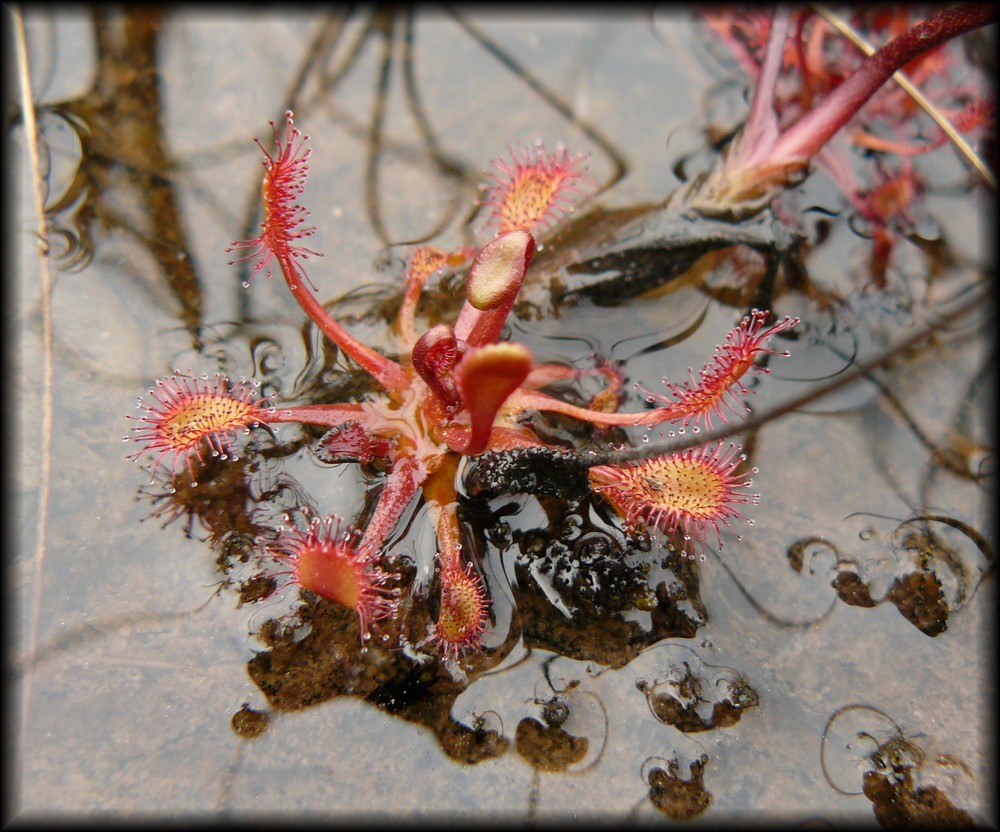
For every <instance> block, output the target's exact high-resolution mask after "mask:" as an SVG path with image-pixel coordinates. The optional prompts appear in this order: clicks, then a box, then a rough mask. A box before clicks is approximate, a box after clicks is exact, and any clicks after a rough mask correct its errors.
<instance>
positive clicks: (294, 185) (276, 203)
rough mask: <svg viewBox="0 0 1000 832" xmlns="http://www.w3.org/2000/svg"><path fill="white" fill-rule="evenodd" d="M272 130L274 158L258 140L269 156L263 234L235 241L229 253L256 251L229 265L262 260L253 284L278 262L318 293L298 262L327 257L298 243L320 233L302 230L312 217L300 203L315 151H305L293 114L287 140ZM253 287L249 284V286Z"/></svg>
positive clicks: (288, 122) (288, 114) (304, 138)
mask: <svg viewBox="0 0 1000 832" xmlns="http://www.w3.org/2000/svg"><path fill="white" fill-rule="evenodd" d="M271 129H272V130H273V131H274V144H275V148H276V151H275V153H274V155H272V154H271V153H269V152H268V151H267V148H265V147H264V145H262V144H261V143H260V140H259V139H254V141H255V142H256V143H257V146H258V147H259V148H260V149H261V150H262V151H263V153H264V156H265V158H264V160H263V161H262V163H261V164H263V166H264V181H263V183H262V185H261V193H262V198H263V204H264V220H263V222H262V223H261V225H260V228H261V233H260V235H259V236H257V237H255V238H254V239H252V240H241V241H234V242H233V243H232V244H231V245H230V247H229V248H227V249H226V251H237V250H241V249H249V248H252V249H254V250H253V251H251V252H249V253H248V254H246V255H244V256H243V257H239V258H237V259H236V260H230V261H229V265H233V264H234V263H241V262H243V261H244V260H250V259H252V258H254V257H259V259H258V260H257V262H256V264H254V268H253V274H252V275H251V276H250V280H252V279H253V278H254V277H256V276H257V274H258V273H259V272H260V271H262V270H263V269H264V268H265V267H267V276H268V277H270V276H271V268H270V265H271V263H272V261H274V260H278V262H279V263H281V264H283V265H284V267H285V269H286V270H287V271H288V272H289V273H290V274H294V275H295V276H296V277H298V278H299V279H300V280H303V281H305V282H306V284H308V285H309V286H310V288H312V290H313V291H314V292H315V291H316V287H315V286H314V285H313V283H312V281H311V280H309V277H308V276H307V275H306V272H305V269H304V268H303V267H302V265H301V264H300V263H299V262H298V261H299V260H303V259H305V258H306V257H309V256H310V255H314V256H316V257H322V256H323V255H322V254H320V253H319V252H317V251H313V250H312V249H309V248H304V247H303V246H300V245H297V244H296V242H295V241H297V240H301V239H303V238H305V237H311V236H312V235H313V234H315V233H316V227H315V226H309V227H306V228H302V227H301V226H302V223H303V222H304V221H305V218H306V217H308V216H309V211H308V210H306V208H304V207H303V206H302V205H299V204H298V199H299V197H300V196H301V195H302V192H303V191H304V190H305V187H306V175H307V173H308V171H309V165H308V161H309V157H310V156H311V155H312V149H311V148H306V147H305V143H306V142H307V141H308V140H309V137H308V136H305V135H303V134H302V131H301V130H299V129H298V128H297V127H295V126H294V123H293V114H292V111H291V110H289V111H288V112H286V113H285V135H284V140H282V137H281V136H280V135H279V134H278V128H277V127H276V126H275V124H274V122H273V121H272V122H271ZM249 283H250V281H249V280H248V281H247V284H248V285H249Z"/></svg>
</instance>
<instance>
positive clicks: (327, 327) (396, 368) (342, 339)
mask: <svg viewBox="0 0 1000 832" xmlns="http://www.w3.org/2000/svg"><path fill="white" fill-rule="evenodd" d="M278 262H279V264H280V265H281V273H282V275H284V278H285V282H286V283H287V284H288V288H289V289H290V290H291V292H292V295H294V297H295V300H297V301H298V303H299V306H301V307H302V309H303V310H304V311H305V313H306V314H307V315H308V316H309V317H310V318H311V319H312V321H313V323H315V324H316V326H318V327H319V328H320V329H321V330H322V331H323V334H324V335H326V336H327V338H329V339H330V340H331V341H333V342H334V343H335V344H336V345H337V346H338V347H340V348H341V349H342V350H343V351H344V352H345V353H347V355H348V356H350V357H351V359H353V360H354V361H356V362H357V363H358V364H359V365H360V366H361V368H362V369H363V370H365V371H366V372H367V373H368V374H369V375H370V376H372V378H374V379H375V380H376V381H377V382H378V383H379V384H381V385H382V387H384V388H385V390H386V391H387V392H388V393H390V394H392V395H399V394H400V393H402V392H403V391H404V390H405V389H406V388H407V386H408V385H409V381H408V380H407V377H406V372H405V371H404V370H403V368H402V367H401V366H400V365H399V364H397V363H396V362H395V361H392V360H390V359H388V358H386V357H385V356H384V355H381V354H380V353H378V352H376V351H375V350H373V349H372V348H371V347H369V346H368V345H367V344H365V343H363V342H361V341H359V340H358V339H357V338H355V337H354V336H353V335H351V334H350V333H349V332H348V331H347V330H346V329H344V327H342V326H341V325H340V324H339V323H338V322H337V321H336V320H334V318H332V317H331V316H330V313H328V312H327V311H326V309H324V308H323V304H321V303H320V302H319V301H318V300H316V298H315V297H314V296H313V294H312V292H310V291H309V288H308V287H307V286H305V285H304V283H303V281H302V280H299V279H297V278H296V277H295V270H294V269H293V268H292V264H291V263H290V262H286V259H285V258H279V260H278Z"/></svg>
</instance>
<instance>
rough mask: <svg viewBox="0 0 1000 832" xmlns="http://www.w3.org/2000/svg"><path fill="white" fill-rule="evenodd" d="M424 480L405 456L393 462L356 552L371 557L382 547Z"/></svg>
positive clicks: (422, 474)
mask: <svg viewBox="0 0 1000 832" xmlns="http://www.w3.org/2000/svg"><path fill="white" fill-rule="evenodd" d="M425 477H426V474H425V473H424V472H423V470H422V468H421V467H420V465H419V464H418V463H417V462H415V461H414V460H412V459H410V458H408V457H405V456H401V457H399V458H398V459H397V460H396V463H395V464H394V465H393V466H392V470H390V471H389V473H388V475H387V476H386V478H385V485H383V486H382V493H381V494H380V495H379V498H378V503H376V505H375V511H374V513H373V514H372V516H371V519H370V520H369V521H368V522H367V524H366V525H365V529H364V535H363V536H362V538H361V542H360V543H359V544H358V550H359V551H361V552H363V553H364V554H365V555H374V554H377V553H378V552H379V551H380V550H381V549H382V547H384V546H385V545H386V541H387V540H388V539H389V535H390V534H392V531H393V529H395V528H396V524H397V523H399V518H400V517H402V516H403V512H404V511H406V509H407V508H408V507H409V506H410V504H411V503H412V502H413V498H414V497H415V496H416V494H417V490H418V489H419V488H420V486H421V484H422V482H423V480H424V478H425Z"/></svg>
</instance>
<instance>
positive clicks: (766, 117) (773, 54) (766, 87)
mask: <svg viewBox="0 0 1000 832" xmlns="http://www.w3.org/2000/svg"><path fill="white" fill-rule="evenodd" d="M789 17H790V14H789V11H788V9H786V8H781V9H777V10H776V11H775V12H774V15H773V16H772V18H771V30H770V32H769V34H768V38H767V46H766V48H765V51H764V63H763V65H762V67H761V71H760V77H759V78H758V79H757V86H756V87H755V88H754V93H753V99H752V100H751V102H750V114H749V115H748V116H747V122H746V127H745V128H744V132H743V134H744V137H745V139H744V144H743V146H744V147H747V148H761V147H764V148H769V147H771V145H772V144H774V142H775V141H776V140H777V138H778V117H777V114H776V113H775V111H774V94H775V88H776V87H777V85H778V77H779V76H780V75H781V65H782V59H783V57H784V54H785V40H786V38H787V37H788V22H789ZM746 164H747V165H748V166H749V165H751V164H753V162H752V161H751V160H748V161H747V163H746Z"/></svg>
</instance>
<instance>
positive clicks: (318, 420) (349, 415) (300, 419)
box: [266, 402, 366, 428]
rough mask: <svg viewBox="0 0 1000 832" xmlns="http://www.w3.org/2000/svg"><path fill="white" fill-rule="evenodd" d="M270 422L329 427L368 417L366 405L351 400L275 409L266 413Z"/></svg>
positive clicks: (361, 420)
mask: <svg viewBox="0 0 1000 832" xmlns="http://www.w3.org/2000/svg"><path fill="white" fill-rule="evenodd" d="M266 416H267V418H266V421H267V423H268V424H277V423H279V422H295V423H298V424H307V425H325V426H327V427H331V428H334V427H337V425H342V424H344V422H350V421H352V420H353V421H358V422H364V420H365V417H366V411H365V407H364V405H362V404H353V403H350V402H347V403H344V404H312V405H303V406H302V407H286V408H279V409H277V410H275V412H274V413H268V414H266Z"/></svg>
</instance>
